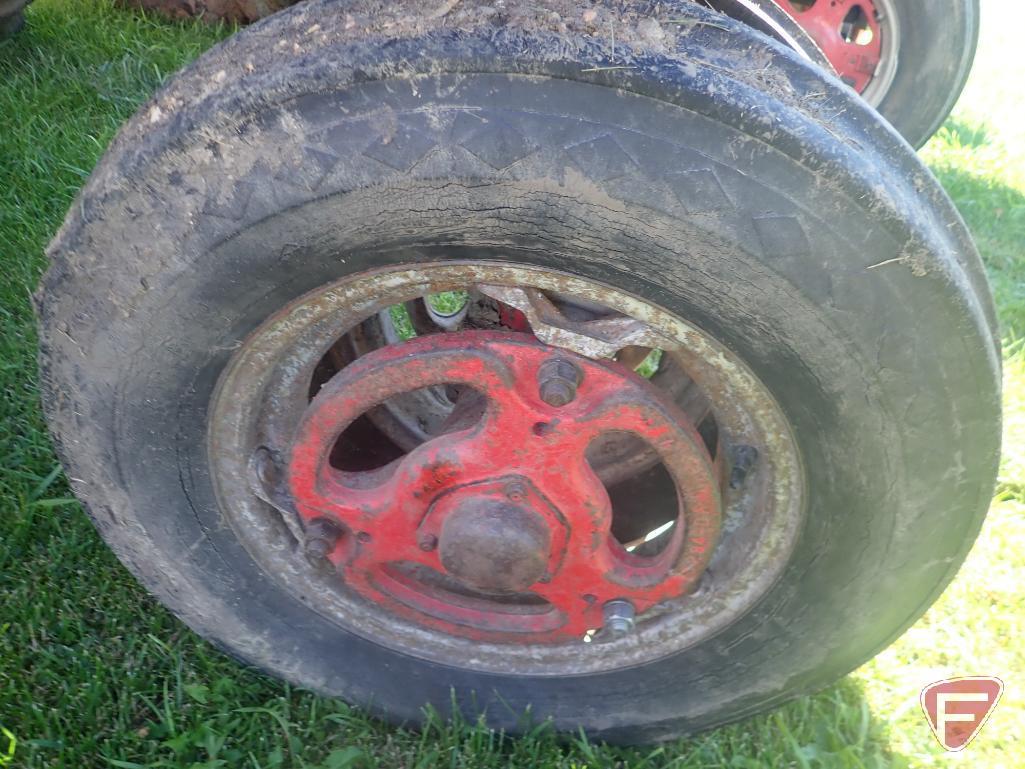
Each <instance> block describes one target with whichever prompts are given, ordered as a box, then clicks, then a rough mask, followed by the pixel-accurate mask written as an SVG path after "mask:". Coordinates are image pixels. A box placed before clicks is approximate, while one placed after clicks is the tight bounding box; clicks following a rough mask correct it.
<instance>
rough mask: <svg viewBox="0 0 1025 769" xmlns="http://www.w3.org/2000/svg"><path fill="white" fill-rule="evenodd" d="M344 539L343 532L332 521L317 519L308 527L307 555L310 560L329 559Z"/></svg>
mask: <svg viewBox="0 0 1025 769" xmlns="http://www.w3.org/2000/svg"><path fill="white" fill-rule="evenodd" d="M341 537H342V530H341V529H339V528H338V527H337V526H336V525H335V524H333V523H331V521H326V520H324V519H323V518H317V519H316V520H314V521H311V522H310V524H309V525H308V526H307V527H306V543H305V550H306V555H308V556H309V557H310V558H318V559H319V558H327V556H328V555H330V554H331V551H332V550H334V549H335V546H336V545H337V544H338V540H339V539H341Z"/></svg>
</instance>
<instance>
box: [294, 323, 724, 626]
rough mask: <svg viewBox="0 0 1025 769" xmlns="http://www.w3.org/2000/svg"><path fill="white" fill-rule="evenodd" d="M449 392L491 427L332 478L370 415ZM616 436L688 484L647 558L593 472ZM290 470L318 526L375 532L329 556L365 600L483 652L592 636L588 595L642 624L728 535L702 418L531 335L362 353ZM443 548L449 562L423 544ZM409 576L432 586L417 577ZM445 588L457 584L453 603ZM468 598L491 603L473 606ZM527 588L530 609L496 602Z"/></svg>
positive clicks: (682, 485) (425, 340)
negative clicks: (622, 538) (336, 459)
mask: <svg viewBox="0 0 1025 769" xmlns="http://www.w3.org/2000/svg"><path fill="white" fill-rule="evenodd" d="M539 377H540V378H541V380H542V381H547V380H550V379H551V378H554V377H558V378H560V379H561V381H564V382H566V383H570V384H572V385H573V386H574V387H578V388H579V389H578V391H577V392H576V393H575V395H576V397H575V398H572V399H570V400H565V401H564V400H559V401H558V403H555V404H553V403H550V402H546V400H545V399H544V398H543V397H542V396H541V395H539V394H538V392H537V391H536V387H535V384H534V383H535V382H536V381H537V380H538V378H539ZM441 384H454V385H462V386H467V387H472V388H473V390H475V391H476V392H478V393H480V394H481V395H482V396H483V397H484V399H485V400H486V406H485V408H484V410H483V412H482V414H481V417H480V421H479V422H478V423H477V424H474V425H470V426H467V427H464V428H463V429H461V430H458V431H456V432H449V433H443V434H441V435H439V436H436V437H434V438H432V439H430V440H428V441H426V442H425V443H423V444H422V445H420V446H419V447H417V448H416V449H415V450H413V451H411V452H410V453H408V454H407V455H405V456H404V457H402V458H401V459H398V460H396V461H395V462H393V463H392V464H391V465H390V466H388V467H387V468H385V469H383V470H378V471H372V472H371V473H369V474H365V473H354V472H349V471H343V470H338V469H337V468H334V467H332V465H331V463H330V461H329V460H330V457H331V455H332V449H333V447H334V444H335V442H336V441H337V440H338V438H339V436H340V435H341V434H342V432H343V431H344V430H345V428H346V427H348V425H350V424H351V423H352V421H353V420H355V419H356V418H357V417H358V416H359V415H361V414H362V413H365V412H366V411H367V410H368V409H370V408H372V407H374V406H376V405H377V404H379V403H380V402H382V401H383V400H385V399H387V398H389V397H391V396H394V395H397V394H400V393H402V392H405V391H408V390H410V389H413V388H416V387H424V386H432V385H441ZM539 425H543V426H545V428H546V429H543V430H539V429H538V426H539ZM609 432H621V433H630V434H633V435H636V436H638V437H639V438H641V439H642V440H643V441H644V442H646V443H647V444H648V445H649V446H651V447H652V448H653V450H654V451H655V452H656V453H657V454H658V455H659V457H660V458H661V460H662V462H663V463H664V465H665V467H666V468H667V469H668V470H669V472H670V475H671V476H672V479H673V482H674V483H675V486H676V491H677V498H678V500H679V509H678V515H677V520H676V526H675V528H674V529H673V531H672V534H671V536H670V538H669V543H668V544H667V546H666V547H665V549H664V550H663V551H661V552H659V553H657V554H655V555H653V556H640V555H637V554H634V553H630V552H629V551H627V550H626V549H625V548H624V547H623V546H622V545H621V544H620V543H619V542H617V541H616V540H615V539H614V537H613V536H612V535H611V523H612V508H611V502H610V500H609V497H608V493H607V491H606V489H605V487H604V486H603V485H602V483H601V481H600V480H599V479H598V477H597V476H596V475H595V474H594V472H593V471H592V470H591V468H590V466H589V465H588V463H587V459H586V451H587V448H588V446H589V445H590V444H591V443H592V442H593V441H594V440H595V439H597V438H598V437H600V436H602V435H604V434H606V433H609ZM288 474H289V483H290V487H291V491H292V495H293V498H294V499H295V502H296V506H297V509H298V512H299V514H300V516H302V518H303V519H304V520H308V521H313V522H315V521H320V520H323V519H328V520H331V521H334V522H335V523H336V525H337V526H338V527H339V528H342V529H345V530H348V531H358V532H367V533H371V534H372V536H369V537H367V538H366V539H365V540H359V541H358V542H357V544H356V546H355V547H353V548H349V549H347V548H337V549H336V550H335V551H332V552H331V553H329V554H328V556H327V557H328V558H329V559H331V560H332V562H333V563H335V565H336V566H337V568H338V571H339V574H340V575H341V577H342V578H343V579H344V581H345V583H346V585H347V586H348V587H349V588H350V589H353V590H356V591H357V592H359V593H361V594H362V595H363V596H364V597H366V598H367V599H368V600H371V601H373V602H375V603H378V604H380V605H382V606H383V607H385V608H387V609H388V610H390V611H394V612H397V613H399V614H403V615H405V616H407V617H408V618H410V619H411V620H413V621H417V622H422V623H424V624H426V625H429V626H432V627H437V628H441V629H444V630H446V631H447V632H450V633H452V634H456V635H463V636H466V637H470V638H488V639H492V640H497V639H502V638H506V637H507V636H509V635H510V634H519V635H526V636H529V637H530V639H531V640H533V641H534V642H560V641H563V640H565V639H566V638H570V637H576V638H582V637H583V636H584V634H585V633H586V632H587V631H588V629H590V628H594V627H599V626H601V624H602V622H603V618H602V614H601V609H600V607H599V606H598V605H597V604H594V603H588V602H586V601H584V599H583V596H584V595H586V594H589V595H594V596H597V597H598V598H599V599H600V600H601V602H602V603H603V604H606V603H608V602H609V601H614V600H629V601H630V602H631V604H632V605H633V606H634V607H635V609H636V610H637V611H638V612H643V611H645V610H647V609H649V608H651V607H652V606H654V605H655V604H657V603H658V602H660V601H664V600H666V599H671V598H674V597H679V596H682V595H685V594H686V593H687V592H688V591H689V590H690V589H691V588H692V587H693V586H694V585H695V584H696V583H697V580H698V578H699V577H700V576H701V573H702V572H703V571H704V568H705V566H706V565H707V563H708V561H709V559H710V557H711V554H712V551H713V549H714V547H715V544H716V542H717V540H718V536H719V527H720V519H721V508H720V491H719V477H718V473H717V471H716V468H715V465H714V463H713V460H712V458H711V457H710V456H709V454H708V451H707V449H706V447H705V444H704V443H703V441H702V439H701V437H700V435H698V433H697V430H696V429H695V427H694V426H693V425H692V424H691V423H690V421H689V420H688V419H687V417H686V415H685V414H684V413H683V412H681V411H679V410H678V409H677V408H676V407H675V406H674V405H673V404H672V403H671V402H669V401H667V400H666V399H665V397H664V396H663V395H662V394H661V392H660V391H659V390H658V389H657V388H655V387H653V386H652V385H650V384H649V383H648V382H647V381H645V380H644V379H642V378H641V377H639V376H638V375H636V374H634V373H633V372H631V371H630V370H629V369H626V368H624V367H622V366H620V365H619V364H616V363H613V362H597V361H592V360H590V359H587V358H583V357H580V356H576V355H573V354H572V353H568V352H560V353H559V355H558V357H555V358H553V357H552V355H551V351H550V348H548V347H547V346H545V345H543V344H541V343H540V342H538V341H537V340H536V339H533V338H531V337H529V336H528V335H525V334H510V333H501V332H490V331H462V332H454V333H448V334H438V335H434V336H428V337H420V338H417V339H413V340H410V341H407V342H404V343H401V344H398V345H392V346H389V347H386V348H383V349H381V350H378V351H376V352H373V353H369V354H368V355H365V356H363V357H362V358H360V359H358V360H357V361H356V362H354V363H353V364H351V365H350V366H348V367H346V368H345V369H343V370H342V371H341V372H340V373H339V374H338V375H336V376H335V377H334V378H332V379H331V380H330V381H329V382H328V383H327V384H326V385H325V386H324V387H323V389H322V390H321V391H320V393H319V394H318V395H317V397H316V398H315V399H314V400H313V401H312V403H311V404H310V406H309V408H308V409H307V412H306V415H305V416H304V417H303V419H302V421H301V423H300V425H299V428H298V430H297V433H296V438H295V441H294V442H293V444H292V447H291V450H290V455H289V467H288ZM367 476H369V477H367ZM510 476H514V477H510ZM510 498H512V499H510ZM513 500H515V501H513ZM432 541H437V542H438V543H439V546H438V547H437V549H435V548H433V547H432V548H424V547H423V546H422V545H423V543H424V542H432ZM410 566H415V567H417V569H418V571H416V572H413V573H414V574H421V575H423V574H430V575H433V577H432V578H430V579H417V578H415V577H413V576H410V574H411V572H409V570H408V569H409V567H410ZM403 568H405V569H406V571H403ZM397 574H403V575H404V578H398V577H396V575H397ZM542 578H545V579H542ZM444 580H454V583H455V584H454V586H453V587H452V588H449V589H445V588H444V587H442V586H441V583H442V582H443V581H444ZM467 591H471V593H472V591H478V593H479V594H471V595H470V596H469V598H470V599H472V600H468V596H467ZM525 592H526V593H529V598H528V599H527V600H525V601H522V602H521V604H522V605H523V606H529V607H531V608H532V610H531V611H529V612H523V611H520V610H519V609H520V608H522V607H518V606H517V605H516V604H515V603H512V602H509V601H502V602H498V601H492V600H489V598H488V596H487V594H488V593H525ZM542 606H544V607H546V608H545V610H543V611H542V610H541V609H540V608H539V607H542Z"/></svg>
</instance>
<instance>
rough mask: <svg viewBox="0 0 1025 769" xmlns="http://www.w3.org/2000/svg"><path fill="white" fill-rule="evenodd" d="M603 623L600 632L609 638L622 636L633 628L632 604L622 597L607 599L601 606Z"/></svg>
mask: <svg viewBox="0 0 1025 769" xmlns="http://www.w3.org/2000/svg"><path fill="white" fill-rule="evenodd" d="M602 615H603V618H604V620H605V624H604V625H603V626H602V632H603V633H604V634H606V635H607V636H608V637H611V638H622V637H623V636H625V635H629V634H630V633H632V632H633V629H634V605H633V604H632V603H630V602H629V601H627V600H626V599H624V598H617V599H615V600H613V601H609V602H608V603H606V604H605V605H604V606H603V607H602Z"/></svg>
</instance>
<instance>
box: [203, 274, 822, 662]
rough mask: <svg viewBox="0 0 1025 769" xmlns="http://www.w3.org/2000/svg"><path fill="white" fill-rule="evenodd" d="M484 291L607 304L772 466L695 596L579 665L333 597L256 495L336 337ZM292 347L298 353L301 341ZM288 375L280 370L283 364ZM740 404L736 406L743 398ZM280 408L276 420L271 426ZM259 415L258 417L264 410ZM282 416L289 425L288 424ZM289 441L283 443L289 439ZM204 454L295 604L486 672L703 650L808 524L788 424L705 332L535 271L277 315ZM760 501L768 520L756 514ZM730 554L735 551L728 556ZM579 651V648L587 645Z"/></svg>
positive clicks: (258, 337)
mask: <svg viewBox="0 0 1025 769" xmlns="http://www.w3.org/2000/svg"><path fill="white" fill-rule="evenodd" d="M475 283H492V284H496V285H506V286H532V287H535V288H538V289H541V290H547V291H562V292H567V293H571V294H573V295H575V296H581V297H595V296H600V297H601V299H602V303H603V304H604V305H606V306H608V307H611V308H612V309H614V310H616V311H618V312H622V313H623V314H624V315H628V316H630V317H633V318H643V319H644V320H645V322H647V323H650V324H651V326H652V327H654V328H657V329H659V330H660V332H663V333H665V334H666V335H667V336H668V337H669V338H671V339H673V340H675V342H676V343H678V344H679V345H680V349H679V350H670V351H668V353H667V354H670V355H674V356H678V357H679V358H680V359H681V360H686V361H687V364H686V365H687V371H688V373H692V374H693V375H694V376H695V377H696V378H698V379H700V380H702V381H701V385H702V387H704V388H705V389H706V390H708V391H709V392H711V391H712V390H715V391H716V392H721V393H725V394H726V396H724V397H723V398H722V401H721V402H717V403H716V404H715V406H714V407H713V408H714V409H715V414H716V419H718V420H720V421H721V424H722V426H723V430H724V431H725V432H726V433H728V434H729V435H730V436H731V441H732V442H734V443H736V444H737V445H748V444H749V443H754V444H758V445H760V446H762V447H763V450H764V454H765V457H764V460H765V461H764V462H760V463H759V470H758V472H757V473H756V474H755V477H754V478H753V479H752V481H751V482H750V483H749V484H747V485H745V486H744V487H743V488H742V489H740V490H738V491H730V492H729V495H728V496H729V498H728V499H727V500H726V509H725V515H724V518H723V530H724V535H723V539H722V542H721V544H720V546H719V548H717V550H716V552H715V553H714V554H713V556H712V568H711V570H710V571H709V572H707V573H706V577H705V578H704V579H703V580H702V582H701V583H700V584H699V585H698V589H697V590H696V591H695V592H694V593H693V594H691V595H688V596H686V597H682V598H679V599H673V600H670V601H666V602H664V603H663V604H660V605H659V606H657V607H655V608H654V609H653V610H652V611H650V612H649V613H648V614H647V615H646V616H644V617H642V618H641V619H642V621H639V622H638V623H637V629H636V631H635V632H634V633H632V634H631V635H629V636H628V637H624V638H619V639H616V640H614V641H613V642H611V643H609V644H607V645H604V646H603V647H602V648H601V651H600V653H594V654H588V653H582V651H581V650H582V649H586V648H587V647H586V646H585V645H584V644H582V643H580V642H579V641H571V642H566V643H560V644H535V643H527V644H510V643H494V642H490V641H480V640H468V639H466V638H459V637H454V636H451V635H448V634H444V633H439V632H437V631H435V630H432V629H429V628H428V629H425V628H424V627H422V626H419V627H418V626H416V625H415V624H414V623H410V622H409V621H408V620H407V619H405V618H396V617H395V616H392V615H390V614H388V613H387V612H384V613H382V612H381V611H380V609H379V607H376V606H368V605H367V604H366V602H364V601H362V600H361V599H360V598H359V597H355V596H352V595H349V594H347V593H346V589H345V588H344V586H339V584H337V582H338V581H337V578H336V577H335V575H334V572H333V571H331V570H327V571H329V572H330V573H326V572H325V570H324V569H323V568H318V567H317V565H315V564H311V563H310V562H309V561H308V560H306V559H305V558H302V557H297V547H298V545H297V538H298V537H299V536H300V532H299V531H297V530H296V527H295V526H291V527H290V526H289V522H288V521H285V520H283V518H282V516H281V515H280V513H279V512H278V511H277V510H275V509H274V508H273V507H272V506H271V505H269V504H267V502H265V501H264V500H263V499H261V498H260V496H259V495H258V494H256V493H254V491H253V488H252V483H251V479H252V477H253V473H254V468H253V457H254V456H256V455H257V454H258V452H259V451H262V450H264V448H263V447H264V446H265V445H266V444H271V445H274V444H275V443H278V444H280V443H281V442H282V441H284V440H285V438H284V437H283V436H282V435H280V434H279V433H281V432H282V431H283V430H285V428H283V426H282V425H283V422H285V421H288V420H289V419H292V420H293V421H294V416H287V415H288V414H294V413H299V411H300V409H304V408H305V404H304V403H303V398H302V397H297V396H296V392H297V391H298V390H300V389H301V386H299V383H302V382H305V381H306V379H307V377H308V376H309V375H310V372H311V371H312V367H313V366H314V365H315V363H316V361H317V360H319V358H320V356H321V355H323V353H324V350H325V349H326V347H325V345H328V344H329V343H333V341H332V340H337V338H338V335H339V330H340V329H343V328H345V329H347V328H351V327H352V326H353V325H355V324H356V323H357V322H359V321H362V320H364V319H366V318H368V317H371V316H373V315H374V314H375V313H377V312H379V311H380V310H381V309H383V308H384V307H385V306H390V305H394V304H397V303H399V302H401V301H405V300H406V299H410V298H413V297H415V296H423V295H425V294H428V293H433V292H435V291H439V290H450V289H451V288H454V287H459V286H465V285H470V284H475ZM297 340H301V341H298V342H297ZM282 360H284V361H287V365H280V364H281V361H282ZM741 391H742V392H743V393H744V396H743V397H739V398H738V397H730V396H731V395H736V394H737V393H740V392H741ZM268 398H269V402H271V403H272V404H273V405H272V408H271V411H272V412H273V413H274V414H275V415H276V417H275V418H274V419H277V420H278V421H277V422H276V423H275V421H274V419H270V420H269V421H268V419H267V413H266V408H267V407H266V403H267V402H268ZM261 404H262V405H261ZM282 415H286V416H282ZM285 431H287V430H285ZM208 451H209V458H210V469H211V477H212V480H213V484H214V488H215V492H216V494H217V497H218V501H219V502H220V505H221V508H222V510H223V511H224V513H225V518H226V519H227V520H228V522H229V523H230V525H231V526H232V527H233V529H234V531H235V533H236V536H237V537H238V539H239V541H240V542H241V543H242V544H243V546H244V547H245V548H246V549H247V551H248V552H249V553H250V555H251V556H252V557H253V558H254V559H255V560H256V561H257V562H258V563H259V564H260V566H261V568H262V569H263V570H264V571H265V572H266V573H268V574H269V575H271V576H272V577H273V578H274V579H275V580H276V581H277V582H278V583H279V584H281V585H282V586H284V587H285V588H286V589H287V590H288V591H289V592H290V593H291V594H292V595H293V596H295V597H296V598H297V599H299V600H302V601H304V602H305V603H308V604H309V605H311V606H312V607H313V608H314V609H315V610H316V611H318V612H319V613H321V614H322V615H324V616H326V617H328V618H329V619H331V620H332V621H334V622H336V623H338V624H339V625H341V626H342V627H344V628H346V629H347V630H350V631H351V632H354V633H357V634H359V635H362V636H364V637H366V638H369V639H371V640H373V641H375V642H377V643H381V644H383V645H386V646H389V647H392V648H394V649H396V650H399V651H402V652H405V653H409V654H413V655H415V656H419V657H424V658H427V659H431V660H434V661H438V662H443V663H449V664H458V665H459V666H462V667H468V668H473V669H480V670H490V671H503V670H509V669H514V670H516V671H517V672H521V673H525V674H526V673H529V674H538V675H557V674H567V673H569V674H576V673H588V672H597V671H601V670H610V669H617V668H621V667H625V666H630V665H634V664H639V663H642V662H647V661H651V660H654V659H658V658H661V657H664V656H667V655H669V654H672V653H674V652H677V651H680V650H681V649H683V648H686V647H688V646H691V645H693V644H695V643H697V642H699V641H700V640H701V639H703V638H706V637H708V636H710V635H712V634H714V633H716V632H718V631H719V630H721V629H722V628H723V627H725V626H726V625H728V624H730V623H731V622H732V621H733V620H735V619H737V618H739V617H740V616H742V615H743V614H745V613H746V612H747V611H748V610H750V608H751V607H753V606H754V605H755V604H756V603H757V601H758V599H759V598H760V597H761V596H762V595H764V593H765V592H766V591H767V590H768V588H769V587H770V586H771V585H772V584H773V583H774V582H775V580H776V578H777V577H778V575H779V573H780V572H781V571H782V569H783V568H784V566H785V563H786V561H787V557H788V555H789V552H790V550H791V549H792V547H793V544H794V541H795V539H796V536H797V532H798V530H799V528H800V523H801V518H802V515H803V513H802V488H803V481H802V471H801V466H800V461H799V458H798V454H797V450H796V447H795V444H794V441H793V439H792V437H791V435H790V432H789V428H788V426H787V424H786V420H785V418H784V417H783V415H782V412H781V411H780V409H779V407H778V406H777V405H776V404H775V401H774V400H773V399H772V397H771V395H770V394H769V393H768V391H767V390H766V389H765V388H764V386H763V385H761V383H760V382H758V380H757V379H756V378H755V377H754V375H753V374H752V373H751V372H750V371H749V370H748V369H747V368H746V366H744V365H743V364H742V363H741V362H740V361H739V360H737V359H736V358H735V357H734V356H733V355H732V354H731V353H729V352H728V351H726V350H725V349H724V348H723V347H722V346H721V345H719V344H718V343H716V342H715V341H714V340H713V339H711V338H710V337H708V335H706V334H704V333H703V332H702V331H700V330H699V329H697V328H695V327H694V326H692V325H690V324H687V323H686V322H684V321H682V320H681V319H679V318H676V317H674V316H672V315H670V314H669V313H667V312H666V311H665V310H662V309H659V308H657V307H655V306H654V305H651V304H649V303H647V302H645V301H643V300H640V299H638V298H637V297H634V296H631V295H629V294H626V293H625V292H621V291H618V290H616V289H610V288H609V287H607V286H602V285H601V284H597V283H594V282H592V281H588V280H584V279H581V278H576V277H572V276H568V275H565V274H562V273H557V272H554V271H547V270H541V269H538V268H526V267H522V266H512V265H508V264H504V263H487V264H484V263H478V264H473V263H466V262H446V263H439V264H434V265H426V266H425V265H418V266H416V267H414V268H402V267H398V268H390V269H386V270H379V271H375V272H373V273H369V274H367V273H364V274H361V275H357V276H352V277H350V278H347V279H344V280H341V281H338V282H337V283H334V284H332V285H330V286H326V287H323V288H321V289H318V290H316V291H313V292H311V293H310V294H307V295H306V296H304V297H301V298H300V299H298V300H296V302H294V303H293V304H292V305H290V307H288V308H285V309H283V310H282V311H280V312H278V313H276V314H275V315H274V316H273V317H271V318H270V319H268V320H267V321H266V322H265V323H264V324H263V325H262V326H261V327H260V328H259V329H257V330H256V331H254V332H253V334H252V335H251V336H250V337H249V339H248V340H246V342H245V343H243V345H242V347H241V348H240V349H239V350H238V351H237V352H236V353H235V355H234V356H233V358H232V360H231V362H230V363H229V365H228V366H227V367H226V369H225V371H224V372H223V374H222V376H221V379H220V381H219V384H218V387H217V389H216V391H215V394H214V396H213V398H212V401H211V408H210V418H209V436H208ZM758 499H760V500H761V502H762V503H764V504H763V507H762V509H759V510H752V506H753V505H754V504H755V502H756V501H758ZM724 548H726V549H724ZM581 640H582V639H581Z"/></svg>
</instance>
